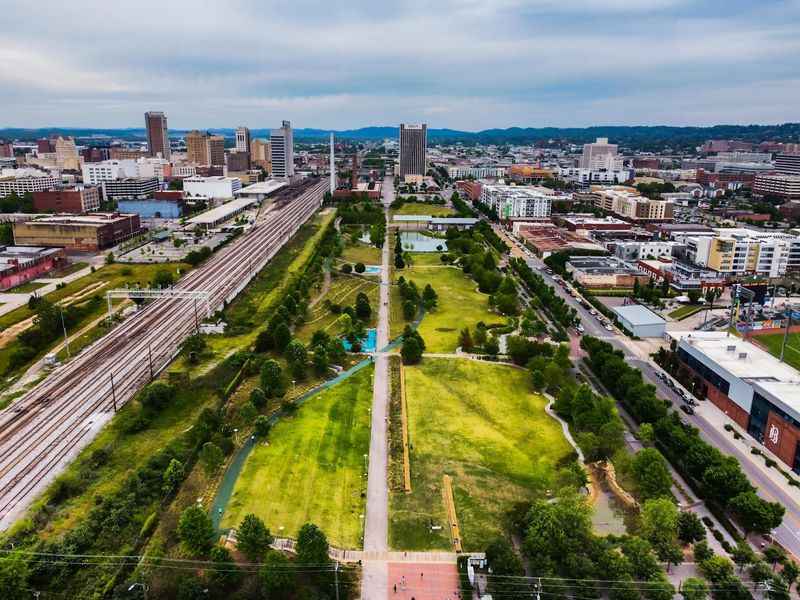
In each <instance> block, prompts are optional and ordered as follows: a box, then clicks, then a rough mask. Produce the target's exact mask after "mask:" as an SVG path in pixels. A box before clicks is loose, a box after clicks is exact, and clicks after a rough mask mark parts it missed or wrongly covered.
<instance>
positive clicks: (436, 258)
mask: <svg viewBox="0 0 800 600" xmlns="http://www.w3.org/2000/svg"><path fill="white" fill-rule="evenodd" d="M408 254H409V256H410V257H411V264H412V265H413V266H417V267H419V266H428V267H441V266H442V265H444V263H443V262H442V259H441V256H442V253H441V252H409V253H408Z"/></svg>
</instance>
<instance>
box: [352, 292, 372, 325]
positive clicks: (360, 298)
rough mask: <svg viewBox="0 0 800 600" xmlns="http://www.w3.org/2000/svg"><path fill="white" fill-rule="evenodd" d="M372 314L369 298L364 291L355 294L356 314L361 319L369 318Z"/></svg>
mask: <svg viewBox="0 0 800 600" xmlns="http://www.w3.org/2000/svg"><path fill="white" fill-rule="evenodd" d="M371 315H372V307H371V306H370V305H369V298H367V295H366V294H365V293H364V292H359V293H358V295H357V296H356V316H357V317H358V318H359V319H361V320H363V321H367V320H369V318H370V316H371Z"/></svg>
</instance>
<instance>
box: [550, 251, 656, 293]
mask: <svg viewBox="0 0 800 600" xmlns="http://www.w3.org/2000/svg"><path fill="white" fill-rule="evenodd" d="M566 269H567V272H568V273H571V274H572V279H573V280H574V281H576V282H578V283H580V284H581V285H582V286H584V287H587V288H626V289H628V288H632V287H633V286H634V285H635V283H636V282H637V281H638V282H639V283H640V284H646V283H647V282H648V281H649V280H650V277H649V276H648V275H646V274H644V273H642V272H641V271H640V270H639V269H636V268H634V267H633V266H632V265H630V264H628V263H626V262H624V261H621V260H619V259H618V258H615V257H613V256H573V257H572V258H570V259H569V262H567V265H566Z"/></svg>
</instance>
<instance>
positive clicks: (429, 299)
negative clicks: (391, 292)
mask: <svg viewBox="0 0 800 600" xmlns="http://www.w3.org/2000/svg"><path fill="white" fill-rule="evenodd" d="M397 289H398V290H399V292H400V298H401V299H402V301H403V318H404V319H405V320H406V321H413V320H414V318H415V317H416V316H417V313H418V312H419V309H420V307H422V308H424V309H425V310H426V311H428V312H430V311H432V310H435V309H436V307H437V305H438V304H439V295H438V294H437V293H436V290H434V289H433V287H432V286H431V284H430V283H428V284H426V285H425V288H424V289H423V290H422V293H421V294H420V292H419V288H418V287H417V284H416V283H414V282H413V281H411V280H409V281H406V279H405V277H403V276H402V275H401V276H400V277H399V278H398V279H397Z"/></svg>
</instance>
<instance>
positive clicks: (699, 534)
mask: <svg viewBox="0 0 800 600" xmlns="http://www.w3.org/2000/svg"><path fill="white" fill-rule="evenodd" d="M705 537H706V530H705V528H704V527H703V522H702V521H701V520H700V517H698V516H697V515H696V514H694V513H693V512H682V513H681V514H680V515H678V539H679V540H680V541H682V542H683V543H684V544H691V543H693V542H698V541H700V540H702V539H705Z"/></svg>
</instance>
